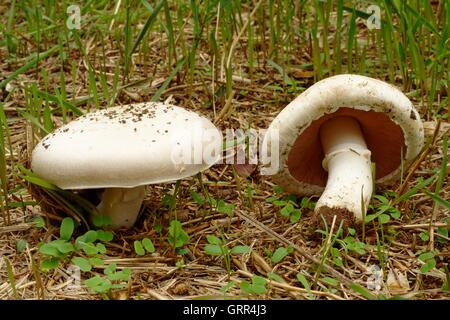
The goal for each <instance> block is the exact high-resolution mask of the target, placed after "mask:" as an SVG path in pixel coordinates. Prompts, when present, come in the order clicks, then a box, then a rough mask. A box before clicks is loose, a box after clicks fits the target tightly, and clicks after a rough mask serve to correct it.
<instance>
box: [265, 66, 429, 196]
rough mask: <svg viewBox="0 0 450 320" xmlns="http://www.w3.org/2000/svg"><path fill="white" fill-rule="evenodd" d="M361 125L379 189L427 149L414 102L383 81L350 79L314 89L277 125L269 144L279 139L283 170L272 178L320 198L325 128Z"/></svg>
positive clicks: (277, 120)
mask: <svg viewBox="0 0 450 320" xmlns="http://www.w3.org/2000/svg"><path fill="white" fill-rule="evenodd" d="M337 116H351V117H354V118H355V119H357V120H358V121H359V123H360V125H361V129H362V132H363V135H364V138H365V141H366V144H367V147H368V149H369V150H370V151H371V153H372V155H371V159H372V162H375V164H376V179H375V180H376V183H379V184H385V185H386V184H389V183H392V182H394V181H395V180H396V179H397V178H398V176H399V174H400V171H401V161H402V153H403V161H404V167H405V168H406V167H407V166H409V165H410V164H411V162H412V161H413V160H414V158H415V157H416V156H417V155H418V154H419V152H420V150H421V149H422V147H423V141H424V130H423V124H422V121H421V120H420V116H419V114H418V112H417V111H416V110H415V109H414V106H413V105H412V103H411V101H410V100H409V99H408V98H407V97H406V96H405V95H404V94H403V93H402V92H401V91H400V90H398V89H397V88H395V87H394V86H392V85H390V84H388V83H386V82H383V81H381V80H377V79H373V78H369V77H365V76H360V75H352V74H343V75H337V76H333V77H330V78H327V79H324V80H321V81H319V82H317V83H315V84H314V85H313V86H311V87H310V88H308V89H307V90H306V91H304V92H303V93H302V94H301V95H299V96H298V97H297V98H296V99H295V100H293V101H292V102H291V103H289V105H287V106H286V107H285V108H284V109H283V110H282V111H281V112H280V113H279V114H278V116H277V117H276V118H275V119H274V120H273V122H272V123H271V125H270V126H269V128H268V131H267V133H266V135H265V139H266V141H265V143H269V145H270V143H271V139H272V137H276V136H277V135H276V133H277V134H278V136H279V141H278V143H279V158H278V160H279V168H278V172H276V173H275V174H274V176H273V179H274V181H275V182H276V183H278V184H280V185H281V186H284V187H285V189H286V190H287V191H288V192H292V193H297V194H300V195H315V194H321V193H322V192H323V190H324V187H325V185H326V181H327V175H328V174H327V172H326V171H325V170H324V169H323V168H322V160H323V158H324V153H323V150H322V145H321V142H320V137H319V129H320V126H321V124H322V123H324V122H325V121H327V120H328V119H330V118H332V117H337Z"/></svg>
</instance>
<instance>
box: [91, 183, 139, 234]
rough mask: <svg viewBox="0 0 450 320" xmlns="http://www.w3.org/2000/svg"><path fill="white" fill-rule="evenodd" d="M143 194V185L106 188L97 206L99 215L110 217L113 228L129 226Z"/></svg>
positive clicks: (136, 215) (135, 216)
mask: <svg viewBox="0 0 450 320" xmlns="http://www.w3.org/2000/svg"><path fill="white" fill-rule="evenodd" d="M144 196H145V186H139V187H135V188H106V189H105V191H104V192H103V195H102V201H101V202H100V204H99V205H98V206H97V211H98V214H99V215H103V216H108V217H110V218H111V222H112V223H111V226H112V228H113V229H117V228H121V227H127V228H130V227H132V226H133V225H134V223H135V222H136V220H137V217H138V214H139V211H140V210H141V206H142V202H143V200H144Z"/></svg>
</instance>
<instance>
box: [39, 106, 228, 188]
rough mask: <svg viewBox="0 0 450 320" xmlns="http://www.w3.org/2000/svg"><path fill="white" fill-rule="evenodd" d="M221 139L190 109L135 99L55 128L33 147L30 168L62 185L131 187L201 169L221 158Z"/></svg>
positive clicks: (213, 127) (208, 124) (185, 174)
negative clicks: (129, 103)
mask: <svg viewBox="0 0 450 320" xmlns="http://www.w3.org/2000/svg"><path fill="white" fill-rule="evenodd" d="M221 143H222V139H221V135H220V132H219V130H218V129H217V128H216V127H215V126H214V125H213V124H212V123H211V122H210V121H209V120H208V119H206V118H204V117H201V116H199V115H198V114H196V113H194V112H191V111H188V110H186V109H183V108H180V107H177V106H173V105H168V104H163V103H139V104H133V105H125V106H118V107H111V108H108V109H104V110H99V111H95V112H91V113H87V114H85V115H83V116H81V117H79V118H78V119H76V120H74V121H71V122H69V123H67V124H66V125H64V126H62V127H60V128H58V129H57V130H55V131H54V132H53V133H51V134H49V135H47V137H45V138H44V139H43V140H41V141H40V142H39V144H38V145H37V146H36V148H35V149H34V150H33V154H32V160H31V167H32V170H33V172H35V173H36V174H37V175H39V176H40V177H42V178H44V179H46V180H48V181H50V182H53V183H54V184H56V185H57V186H58V187H60V188H62V189H90V188H114V187H117V188H131V187H137V186H140V185H146V184H154V183H163V182H168V181H174V180H178V179H182V178H185V177H189V176H192V175H194V174H196V173H198V172H200V171H202V170H205V169H207V168H209V167H210V166H211V165H213V164H214V163H215V162H217V161H218V160H219V159H220V151H221ZM205 150H206V151H205ZM207 151H209V154H207Z"/></svg>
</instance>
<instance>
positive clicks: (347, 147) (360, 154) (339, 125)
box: [315, 117, 373, 225]
mask: <svg viewBox="0 0 450 320" xmlns="http://www.w3.org/2000/svg"><path fill="white" fill-rule="evenodd" d="M320 139H321V142H322V148H323V151H324V153H325V158H324V160H323V162H322V165H323V167H324V169H325V170H327V171H328V180H327V184H326V187H325V190H324V192H323V193H322V196H321V197H320V198H319V200H318V201H317V205H316V208H315V212H316V214H317V215H319V216H320V214H322V215H323V216H324V218H325V220H326V221H327V222H330V221H332V219H333V216H334V215H336V216H337V221H336V222H337V223H340V222H341V221H342V220H346V222H345V225H348V224H349V223H352V222H355V221H356V222H361V221H362V219H363V216H364V215H365V213H366V210H367V206H368V204H369V202H370V198H371V196H372V190H373V179H372V164H371V161H370V151H369V150H368V149H367V146H366V143H365V141H364V137H363V135H362V133H361V129H360V126H359V123H358V121H357V120H355V119H354V118H351V117H338V118H334V119H331V120H329V121H327V122H325V123H324V124H323V125H322V127H321V128H320Z"/></svg>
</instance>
